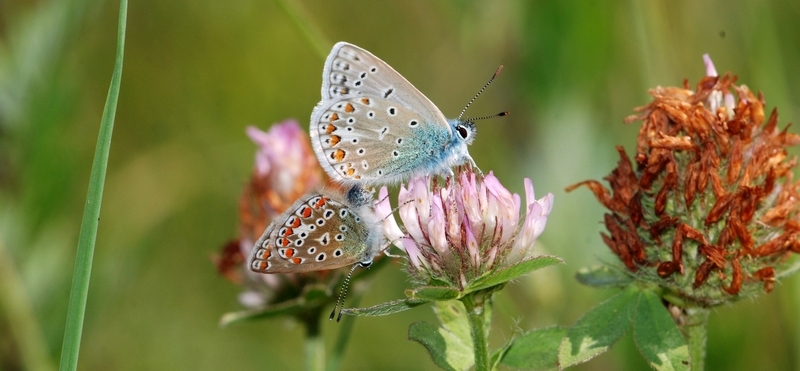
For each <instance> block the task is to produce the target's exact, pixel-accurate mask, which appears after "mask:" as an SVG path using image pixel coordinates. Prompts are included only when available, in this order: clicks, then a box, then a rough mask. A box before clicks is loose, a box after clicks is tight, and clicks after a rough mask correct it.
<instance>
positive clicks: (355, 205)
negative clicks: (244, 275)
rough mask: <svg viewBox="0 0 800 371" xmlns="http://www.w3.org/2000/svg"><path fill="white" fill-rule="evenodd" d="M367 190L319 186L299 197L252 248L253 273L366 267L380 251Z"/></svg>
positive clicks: (378, 232) (380, 239)
mask: <svg viewBox="0 0 800 371" xmlns="http://www.w3.org/2000/svg"><path fill="white" fill-rule="evenodd" d="M371 196H372V195H371V193H368V192H366V191H363V190H362V189H360V188H358V187H353V188H351V189H350V190H349V191H348V192H347V193H343V192H341V191H336V190H320V191H316V192H311V193H308V194H305V195H303V196H302V197H300V198H299V199H298V200H297V201H295V202H294V204H292V205H291V206H289V208H288V209H286V211H284V213H283V214H281V215H280V216H278V217H277V218H275V219H274V220H273V221H272V223H271V224H270V225H269V226H268V227H267V229H266V230H265V231H264V234H263V235H262V236H261V238H259V239H258V241H257V242H256V244H255V246H254V247H253V249H252V251H251V253H250V258H249V260H248V266H249V267H250V270H252V271H254V272H258V273H298V272H310V271H318V270H325V269H335V268H339V267H343V266H347V265H354V268H355V265H358V266H361V267H369V266H370V265H371V264H372V260H373V259H374V258H375V256H376V255H378V254H380V252H381V251H383V250H384V247H383V246H384V242H385V237H384V236H383V232H382V229H381V228H382V227H381V224H380V223H379V221H378V220H377V217H376V216H375V213H374V211H373V210H372V208H371V200H372V197H371Z"/></svg>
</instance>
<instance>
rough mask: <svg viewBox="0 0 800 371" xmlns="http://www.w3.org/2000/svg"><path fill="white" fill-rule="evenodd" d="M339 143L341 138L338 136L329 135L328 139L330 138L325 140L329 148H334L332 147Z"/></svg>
mask: <svg viewBox="0 0 800 371" xmlns="http://www.w3.org/2000/svg"><path fill="white" fill-rule="evenodd" d="M341 141H342V137H340V136H338V135H331V137H330V138H328V139H325V142H326V143H328V144H330V146H331V147H334V146H336V145H337V144H339V142H341Z"/></svg>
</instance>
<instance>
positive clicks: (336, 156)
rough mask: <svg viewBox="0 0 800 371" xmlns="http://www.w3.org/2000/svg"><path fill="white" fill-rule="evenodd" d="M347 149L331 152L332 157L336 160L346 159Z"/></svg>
mask: <svg viewBox="0 0 800 371" xmlns="http://www.w3.org/2000/svg"><path fill="white" fill-rule="evenodd" d="M344 155H345V151H343V150H341V149H337V150H336V151H333V152H331V158H332V159H334V160H336V162H341V161H342V160H344Z"/></svg>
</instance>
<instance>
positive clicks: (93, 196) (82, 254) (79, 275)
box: [59, 0, 128, 371]
mask: <svg viewBox="0 0 800 371" xmlns="http://www.w3.org/2000/svg"><path fill="white" fill-rule="evenodd" d="M127 16H128V0H120V2H119V28H118V30H117V54H116V61H115V62H114V73H113V75H112V76H111V87H109V89H108V96H107V97H106V106H105V108H104V109H103V118H102V120H101V121H100V132H99V133H98V135H97V147H95V152H94V160H93V161H92V172H91V175H89V190H88V192H87V194H86V205H85V206H84V209H83V220H82V221H81V232H80V236H79V237H78V252H77V255H76V257H75V271H74V272H73V275H72V287H71V290H70V294H69V309H68V310H67V323H66V327H65V329H64V343H63V345H62V347H61V364H60V366H59V370H60V371H68V370H69V371H72V370H75V369H76V368H77V366H78V351H79V350H80V343H81V333H82V331H83V316H84V314H85V312H86V297H87V296H88V293H89V277H90V276H91V272H92V256H93V255H94V244H95V241H96V239H97V224H98V222H99V221H100V202H101V201H102V198H103V185H104V184H105V178H106V167H107V166H108V151H109V148H110V147H111V132H112V131H113V129H114V115H115V114H116V112H117V100H118V98H119V84H120V80H121V78H122V56H123V51H124V49H125V23H126V22H125V21H126V18H127Z"/></svg>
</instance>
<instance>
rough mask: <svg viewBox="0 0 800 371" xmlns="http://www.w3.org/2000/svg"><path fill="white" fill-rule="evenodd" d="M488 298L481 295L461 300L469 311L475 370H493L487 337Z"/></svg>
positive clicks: (477, 294)
mask: <svg viewBox="0 0 800 371" xmlns="http://www.w3.org/2000/svg"><path fill="white" fill-rule="evenodd" d="M485 299H486V297H485V296H483V295H482V294H481V293H475V294H471V295H467V296H465V297H463V298H462V299H461V302H462V303H464V308H466V310H467V320H468V321H469V327H470V334H471V335H472V347H473V348H474V349H473V351H474V353H475V370H476V371H487V370H490V369H491V366H490V360H489V341H488V339H487V336H486V330H485V329H486V325H487V323H486V313H485V311H484V309H485V308H484V303H485Z"/></svg>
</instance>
